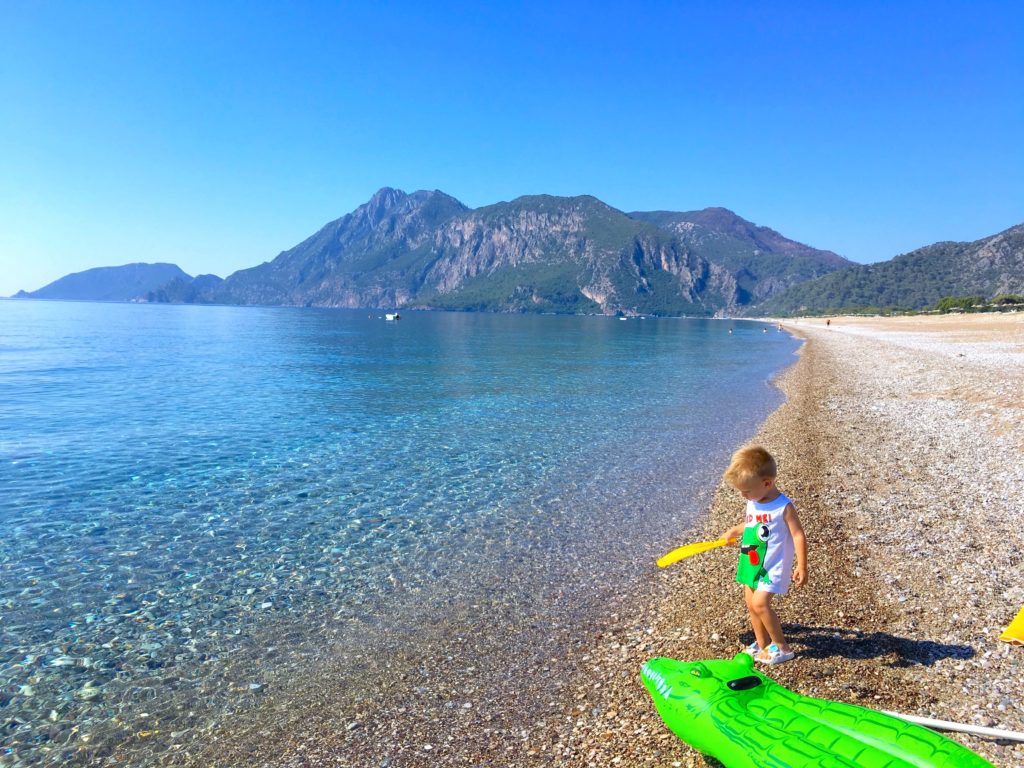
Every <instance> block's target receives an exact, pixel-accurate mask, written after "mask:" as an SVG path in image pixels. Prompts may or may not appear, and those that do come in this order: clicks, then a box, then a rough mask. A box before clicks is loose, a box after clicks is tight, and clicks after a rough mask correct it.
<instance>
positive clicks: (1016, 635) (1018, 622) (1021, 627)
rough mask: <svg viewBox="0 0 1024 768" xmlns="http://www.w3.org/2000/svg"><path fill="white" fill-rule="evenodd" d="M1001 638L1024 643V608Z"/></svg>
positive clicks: (1014, 643) (1019, 643) (1006, 640)
mask: <svg viewBox="0 0 1024 768" xmlns="http://www.w3.org/2000/svg"><path fill="white" fill-rule="evenodd" d="M666 557H668V555H666ZM659 562H660V561H659ZM999 639H1000V640H1003V641H1004V642H1007V643H1012V644H1013V645H1024V608H1021V609H1020V611H1019V612H1018V613H1017V616H1016V618H1014V620H1013V621H1011V622H1010V626H1008V627H1007V628H1006V630H1005V631H1004V632H1003V634H1001V635H1000V636H999Z"/></svg>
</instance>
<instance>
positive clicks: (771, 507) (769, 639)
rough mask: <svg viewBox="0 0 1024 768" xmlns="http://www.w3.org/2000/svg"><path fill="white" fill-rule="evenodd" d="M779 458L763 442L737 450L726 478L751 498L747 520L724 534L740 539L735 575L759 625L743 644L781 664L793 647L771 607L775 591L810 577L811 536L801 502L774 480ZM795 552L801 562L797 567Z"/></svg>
mask: <svg viewBox="0 0 1024 768" xmlns="http://www.w3.org/2000/svg"><path fill="white" fill-rule="evenodd" d="M776 472H777V470H776V466H775V459H774V458H772V455H771V454H770V453H768V451H766V450H765V449H764V448H761V447H760V446H748V447H746V448H741V449H740V450H738V451H736V453H734V454H733V457H732V463H730V464H729V468H728V469H727V470H725V475H724V478H725V480H726V481H727V482H728V483H729V484H730V485H732V487H733V488H735V489H736V490H737V491H739V492H740V495H741V496H742V497H743V498H744V499H746V500H747V508H746V512H745V515H744V520H743V522H742V523H740V524H739V525H735V526H733V527H732V528H730V529H729V530H727V531H726V532H725V533H723V534H722V538H724V539H726V540H727V541H729V540H739V544H740V561H739V567H738V568H737V570H736V581H738V582H739V583H740V584H742V585H743V595H744V598H745V599H746V602H747V611H748V613H749V614H750V623H751V626H752V627H753V629H754V638H755V640H754V642H753V643H751V644H750V645H749V646H747V647H746V648H745V649H744V653H749V654H750V655H751V656H753V657H754V660H755V661H759V662H761V663H762V664H781V663H782V662H784V661H789V660H790V659H792V658H793V656H794V653H793V651H792V649H791V648H790V647H789V644H788V643H787V642H786V638H785V636H784V635H783V633H782V624H781V623H780V622H779V617H778V615H777V614H776V613H775V609H774V608H772V597H774V596H775V595H784V594H786V592H787V591H789V584H790V580H792V582H793V583H794V584H795V585H796V586H798V587H800V586H803V585H804V584H806V583H807V539H806V538H805V537H804V529H803V527H802V526H801V525H800V518H799V517H797V514H796V507H794V506H793V502H792V501H790V500H789V499H788V498H787V497H786V496H784V495H783V494H782V492H781V491H780V490H779V489H778V488H777V487H776V486H775V476H776ZM794 557H795V559H796V568H795V569H794V568H793V564H794V562H793V561H794Z"/></svg>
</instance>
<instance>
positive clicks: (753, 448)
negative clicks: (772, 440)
mask: <svg viewBox="0 0 1024 768" xmlns="http://www.w3.org/2000/svg"><path fill="white" fill-rule="evenodd" d="M776 473H777V469H776V466H775V459H774V458H772V455H771V454H770V453H768V451H766V450H765V449H764V448H762V447H761V446H759V445H748V446H746V447H744V448H740V449H739V450H738V451H736V453H734V454H733V455H732V461H731V462H730V463H729V468H728V469H727V470H725V474H724V475H723V476H722V477H724V478H725V480H726V482H728V483H729V484H731V485H741V484H744V483H749V482H751V481H752V480H763V479H765V478H774V477H775V475H776Z"/></svg>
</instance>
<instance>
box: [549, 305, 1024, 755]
mask: <svg viewBox="0 0 1024 768" xmlns="http://www.w3.org/2000/svg"><path fill="white" fill-rule="evenodd" d="M784 326H785V328H786V329H787V330H788V331H790V332H792V333H794V334H796V335H797V336H799V337H801V338H803V339H805V340H806V344H805V345H804V347H803V349H802V351H801V356H800V360H799V362H798V363H797V364H796V365H795V366H793V367H792V368H790V369H789V370H788V371H787V372H785V373H784V374H783V375H782V376H781V377H780V380H779V381H778V385H779V386H780V387H781V388H782V389H783V391H784V392H785V394H786V396H787V401H786V403H785V404H784V405H783V406H782V407H780V408H779V409H778V410H777V411H776V412H775V413H773V414H772V416H771V417H770V418H769V419H768V421H767V422H766V423H765V424H764V425H763V427H762V429H761V430H760V432H759V433H758V434H757V436H756V437H755V441H756V442H759V443H761V444H763V445H765V446H766V447H767V448H768V449H769V450H771V451H772V452H773V453H774V454H775V455H776V457H777V459H778V461H779V467H780V469H779V471H780V475H779V486H780V487H781V488H782V489H784V490H785V492H786V493H787V494H788V495H790V496H791V498H793V499H794V500H795V501H796V504H797V507H798V510H799V511H800V516H801V520H802V521H803V524H804V528H805V530H806V531H807V534H808V539H809V562H810V583H809V584H808V585H807V586H806V587H804V588H802V589H799V590H793V591H791V593H790V595H789V596H787V598H785V599H783V600H781V601H779V605H780V616H781V619H782V622H783V627H784V629H785V631H786V632H787V635H788V637H789V639H790V642H791V644H792V645H793V646H794V647H795V649H796V650H797V653H798V655H797V658H796V660H794V661H793V662H790V663H787V664H784V665H781V666H779V667H776V668H774V669H773V670H772V671H771V672H770V674H771V676H772V677H773V678H774V679H776V680H777V681H778V682H780V683H782V684H783V685H785V686H787V687H789V688H791V689H792V690H795V691H798V692H800V693H803V694H805V695H810V696H817V697H822V698H829V699H835V700H839V701H844V702H848V703H852V704H858V705H862V706H867V707H872V708H876V709H882V710H890V711H896V712H902V713H908V714H915V715H919V716H924V717H932V718H937V719H942V720H948V721H953V722H958V723H967V724H973V725H981V726H989V727H997V728H1002V729H1007V730H1013V731H1017V732H1021V731H1024V705H1022V700H1021V696H1020V690H1021V685H1022V683H1024V648H1022V647H1019V646H1012V645H1010V644H1007V643H1005V642H999V641H998V640H997V637H998V636H999V634H1000V633H1001V632H1002V630H1003V628H1005V626H1006V625H1007V624H1008V623H1009V622H1010V620H1011V619H1012V618H1013V617H1014V615H1015V614H1016V612H1017V611H1018V610H1019V609H1020V607H1021V606H1022V605H1024V580H1022V579H1021V576H1020V569H1021V565H1022V564H1024V525H1022V523H1024V502H1022V501H1021V498H1020V489H1021V488H1022V487H1024V461H1022V458H1024V456H1022V454H1024V432H1022V431H1021V429H1020V425H1021V423H1022V418H1024V317H1022V316H1021V315H1019V314H1010V315H976V316H947V317H938V318H925V317H911V318H896V319H882V318H878V319H863V318H856V319H853V318H833V319H832V320H831V322H830V324H829V325H827V326H826V325H825V321H824V320H818V319H815V320H796V321H787V322H785V323H784ZM741 504H742V502H741V501H740V500H739V499H738V497H737V496H736V494H735V492H734V491H732V490H731V489H727V488H725V487H720V488H719V489H718V490H717V492H716V495H715V498H714V501H713V503H712V505H711V509H710V510H709V513H708V517H707V520H706V525H705V526H704V528H703V529H701V530H696V531H692V532H691V536H690V537H689V538H690V539H697V538H700V537H709V538H714V537H717V535H718V534H719V533H720V532H721V531H722V530H724V529H725V528H726V527H727V526H728V525H730V524H732V523H733V522H734V520H736V519H738V514H739V510H740V509H741ZM680 540H681V541H684V540H687V537H686V536H681V537H680ZM734 557H735V552H734V551H732V550H730V551H728V552H726V551H724V550H717V551H713V552H711V553H708V554H706V555H703V556H700V557H694V558H691V559H689V560H686V561H683V562H682V563H680V564H679V565H678V566H675V567H674V568H671V569H667V570H666V571H665V572H664V573H662V574H661V575H660V576H659V578H660V579H662V580H663V581H664V582H666V583H667V584H668V587H667V589H668V595H667V596H665V597H663V598H661V599H660V602H659V603H658V604H656V605H652V606H650V609H649V610H650V612H649V614H648V620H647V621H646V622H641V623H633V624H631V625H624V624H618V625H610V626H609V627H608V630H607V632H606V633H605V634H604V636H603V637H602V638H601V639H600V641H599V643H598V645H597V647H596V648H595V653H594V670H595V676H596V677H598V678H600V679H599V680H595V682H594V683H592V684H590V685H589V686H586V685H581V686H580V687H579V688H578V692H579V696H580V697H581V699H582V700H585V701H586V707H585V708H583V709H582V710H581V711H582V712H585V713H587V714H589V713H592V712H597V713H599V715H598V716H596V717H593V718H591V717H586V716H583V717H580V718H579V719H578V720H577V723H576V727H575V729H574V732H573V737H572V750H571V754H569V755H566V757H565V759H564V761H563V762H562V763H561V764H563V765H571V766H604V765H628V766H701V765H705V764H706V763H705V762H704V759H703V758H702V757H701V756H700V755H698V753H696V752H695V751H693V750H691V749H689V748H688V747H686V746H685V745H683V744H681V743H680V742H679V741H678V740H677V739H676V738H675V737H674V736H673V735H671V734H670V733H669V732H668V731H667V730H666V729H665V728H664V726H663V725H662V724H661V722H660V720H659V719H658V717H657V715H656V714H654V711H653V708H652V707H651V705H650V702H649V701H648V700H647V695H646V692H644V691H643V690H642V689H641V688H640V686H639V683H638V682H637V680H636V669H637V667H638V666H639V665H640V664H641V663H642V662H643V661H644V660H645V659H647V658H650V657H652V656H670V657H673V658H681V659H685V660H690V659H702V658H716V657H725V656H729V655H731V654H733V653H735V652H736V651H738V650H739V649H740V647H741V645H742V644H743V643H745V642H747V641H749V640H750V639H751V637H752V636H751V635H750V633H749V630H748V628H747V624H746V617H745V615H744V611H743V605H742V600H741V598H740V594H739V592H738V588H737V587H736V585H734V584H732V583H730V582H731V579H732V567H731V566H732V562H733V558H734ZM597 670H601V671H600V672H598V671H597ZM951 736H952V738H955V739H956V740H958V741H959V742H961V743H962V744H964V745H966V746H967V747H969V748H970V749H973V750H975V751H976V752H978V753H979V754H980V755H982V756H983V757H985V758H986V759H988V760H989V761H990V762H992V763H993V764H994V765H996V766H999V767H1000V768H1021V767H1022V766H1024V744H1020V743H1012V742H997V741H993V740H990V739H984V738H980V737H975V736H968V735H962V734H951Z"/></svg>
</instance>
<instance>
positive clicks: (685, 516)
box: [0, 301, 797, 765]
mask: <svg viewBox="0 0 1024 768" xmlns="http://www.w3.org/2000/svg"><path fill="white" fill-rule="evenodd" d="M730 328H733V329H734V331H733V332H732V333H730V332H729V331H730ZM765 329H767V332H765ZM796 347H797V343H796V342H795V341H794V340H793V339H792V338H790V337H789V336H788V335H785V334H782V333H778V332H777V331H776V330H775V328H773V327H770V326H765V325H762V324H757V323H735V324H733V323H730V322H723V321H700V320H675V319H662V320H654V319H647V320H629V321H625V322H623V321H619V320H615V319H611V318H603V317H602V318H597V317H534V316H506V315H485V314H447V313H408V314H404V315H403V316H402V319H401V321H400V322H386V321H385V320H383V319H382V318H381V317H380V316H379V313H372V316H368V313H367V312H366V311H344V310H318V309H278V308H274V309H263V308H229V307H190V306H141V305H128V304H93V303H75V302H32V301H17V302H16V301H3V302H0V530H2V534H3V535H2V538H0V721H2V722H0V741H2V743H3V750H2V752H0V763H6V764H11V765H58V764H60V765H68V764H72V765H74V764H81V765H89V764H95V765H101V764H114V762H115V761H117V760H125V759H128V760H129V761H130V762H132V764H135V765H149V764H153V765H156V764H161V763H172V762H175V761H178V762H183V763H184V762H187V761H188V760H187V759H186V758H184V757H182V755H187V754H188V753H189V750H190V744H191V743H192V742H193V741H195V740H196V739H197V738H200V736H201V735H202V734H206V733H210V732H213V731H215V730H216V729H217V728H220V727H224V726H229V727H230V724H231V721H232V719H233V718H236V719H244V718H245V717H247V716H248V715H247V713H250V712H252V711H254V710H256V709H258V708H259V707H261V706H265V702H266V701H268V700H270V699H271V698H273V697H275V696H277V697H282V696H289V695H292V696H294V695H296V692H295V690H294V687H295V686H294V685H292V687H291V688H289V687H288V686H285V685H283V684H281V683H280V681H281V680H282V679H283V677H285V676H287V677H288V679H290V680H292V681H293V682H294V680H295V679H297V678H295V677H294V676H293V675H291V674H290V672H289V670H290V669H291V668H293V667H294V666H296V665H298V664H300V663H301V664H302V665H303V667H304V668H307V669H308V668H309V667H310V665H311V664H313V665H315V664H316V663H317V658H318V654H322V655H324V656H326V655H330V657H331V661H330V663H331V664H334V666H335V668H339V667H338V664H337V660H338V659H344V658H348V655H347V654H348V653H349V652H350V651H351V652H352V653H353V654H355V656H354V657H353V658H358V651H359V649H361V648H363V649H366V648H377V649H379V652H378V653H377V656H378V660H379V658H380V657H383V658H385V659H387V658H392V657H391V656H389V653H388V650H387V649H388V648H391V647H395V644H396V643H399V642H404V641H402V640H401V639H399V640H396V639H395V638H407V639H408V638H409V637H411V636H419V635H420V634H421V633H420V632H419V631H418V628H423V630H424V631H423V633H422V634H423V636H424V637H428V638H430V641H431V642H433V643H438V642H443V638H444V636H445V634H444V633H445V632H446V631H448V630H446V627H448V628H450V627H454V626H459V627H461V628H462V629H465V627H466V626H467V625H468V626H470V627H472V625H473V624H474V622H475V621H478V620H477V619H474V618H473V617H474V616H480V617H483V616H485V615H486V616H487V617H489V618H487V619H486V620H483V618H481V619H479V626H478V627H476V629H475V631H478V632H480V633H481V635H486V633H487V632H488V631H489V630H488V627H499V626H510V625H514V626H517V627H526V626H528V627H532V628H533V632H534V635H535V636H534V637H532V638H531V637H530V636H528V635H524V639H523V642H524V643H525V642H535V641H536V637H537V636H541V637H543V636H547V635H549V634H551V632H552V631H553V629H552V628H557V627H566V626H570V627H571V626H573V622H576V621H580V622H582V621H584V620H585V617H586V616H587V615H588V613H590V612H593V611H594V610H597V608H598V606H600V605H601V603H602V601H604V600H607V599H609V595H611V594H613V593H615V592H616V591H618V590H619V588H620V587H621V586H622V584H623V582H624V581H625V580H631V579H632V580H636V579H643V578H650V571H651V561H652V560H653V558H654V557H656V556H658V555H660V554H663V552H664V551H667V550H668V549H671V548H672V547H673V546H676V545H678V544H679V543H682V542H681V541H680V540H679V539H680V535H681V534H680V531H685V527H686V525H687V523H688V522H689V521H692V520H693V519H694V517H695V516H696V515H697V514H699V513H700V512H702V511H703V509H704V508H705V505H706V503H707V501H708V498H709V491H710V490H711V489H712V488H713V486H714V485H715V483H716V481H717V478H718V476H719V474H720V472H721V470H722V468H723V466H724V462H725V460H726V459H727V457H728V454H729V453H730V451H731V450H733V449H734V448H735V446H736V445H737V444H739V443H740V442H742V441H743V440H744V439H746V438H747V437H749V436H750V435H751V434H752V433H753V431H754V430H755V429H756V427H757V425H758V424H759V422H760V421H762V420H763V418H764V417H765V416H766V415H767V414H768V413H769V412H770V411H771V410H772V409H773V408H774V407H776V406H777V405H778V404H779V402H780V400H781V396H780V394H779V393H778V392H777V391H776V390H775V389H773V388H772V387H771V386H770V384H769V379H770V377H771V376H772V375H773V374H774V373H776V372H778V371H779V370H780V369H781V368H782V367H784V366H785V365H787V364H789V363H790V362H792V361H793V359H794V358H793V353H794V351H795V349H796ZM584 572H585V577H584V576H582V575H581V574H582V573H584ZM549 591H550V592H554V593H557V595H558V597H559V599H557V600H555V599H551V600H546V599H545V598H544V595H545V594H546V592H549ZM566 595H568V596H569V597H568V598H567V597H566ZM475 611H476V612H478V613H475ZM488 612H489V613H488ZM498 614H500V616H501V621H500V622H499V621H497V620H492V619H494V617H495V616H497V615H498ZM427 617H429V618H427ZM502 622H504V624H503V623H502ZM427 624H429V631H427V628H426V625H427ZM494 631H498V630H494ZM438 638H442V640H439V639H438ZM385 639H386V641H385ZM409 642H414V641H413V640H409ZM389 644H390V645H389ZM485 646H486V643H484V644H483V646H482V647H485ZM513 655H514V654H513ZM397 658H398V657H397V655H396V656H394V657H393V659H394V660H393V664H394V665H397V664H399V661H398V660H397ZM323 663H324V664H327V663H328V660H327V659H323ZM476 663H481V664H486V659H477V660H476ZM363 668H364V669H365V665H364V666H363ZM339 669H340V668H339ZM338 673H339V674H343V670H342V672H338ZM300 694H301V692H300ZM352 695H353V696H355V695H356V693H355V688H353V694H352ZM343 703H344V702H342V704H343Z"/></svg>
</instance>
